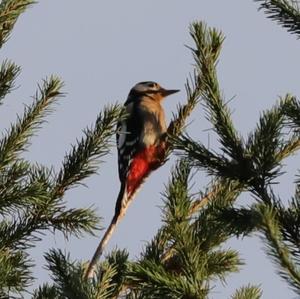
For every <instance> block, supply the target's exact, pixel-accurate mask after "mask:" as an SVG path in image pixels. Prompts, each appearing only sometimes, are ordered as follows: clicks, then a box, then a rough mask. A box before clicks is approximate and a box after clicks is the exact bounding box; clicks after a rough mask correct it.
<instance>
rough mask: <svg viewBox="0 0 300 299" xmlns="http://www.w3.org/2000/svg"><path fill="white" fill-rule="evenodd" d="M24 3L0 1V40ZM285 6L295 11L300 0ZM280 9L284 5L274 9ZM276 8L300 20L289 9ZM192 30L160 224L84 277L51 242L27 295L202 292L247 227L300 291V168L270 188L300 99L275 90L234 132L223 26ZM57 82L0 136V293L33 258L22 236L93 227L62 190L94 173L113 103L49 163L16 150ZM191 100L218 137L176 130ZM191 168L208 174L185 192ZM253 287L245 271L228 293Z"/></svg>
mask: <svg viewBox="0 0 300 299" xmlns="http://www.w3.org/2000/svg"><path fill="white" fill-rule="evenodd" d="M267 2H268V1H265V4H266V3H267ZM269 2H270V3H271V2H272V5H277V4H278V3H283V2H286V3H288V1H269ZM274 3H275V4H274ZM32 4H33V1H29V0H21V1H20V0H4V1H2V2H1V4H0V15H1V18H0V33H1V34H0V44H1V45H2V44H3V43H4V42H6V41H7V37H8V36H9V34H10V33H11V30H12V29H13V25H14V24H15V22H16V20H17V18H18V17H19V15H20V14H21V13H22V12H24V11H25V10H26V9H27V8H28V7H29V6H30V5H32ZM278 7H280V6H278ZM264 8H266V9H270V6H268V7H267V6H265V7H264ZM272 11H273V12H274V11H275V6H274V7H273V8H272ZM294 13H295V14H298V16H300V13H299V10H298V11H296V12H295V11H294ZM279 17H280V18H285V15H284V16H283V15H282V14H280V15H276V17H274V18H279ZM281 20H282V23H283V24H294V25H295V26H297V18H296V20H294V19H291V18H290V16H289V17H288V18H287V19H284V20H283V19H281ZM284 22H287V23H284ZM293 22H294V23H293ZM289 28H294V27H293V26H292V25H289ZM295 28H296V27H295ZM295 32H296V33H298V32H297V30H295ZM190 34H191V37H192V39H193V41H194V46H193V47H191V48H190V50H191V52H192V55H193V57H194V60H195V69H194V70H193V72H192V74H193V75H192V76H191V78H189V79H188V80H187V83H186V95H187V102H186V104H182V105H180V106H179V107H178V111H177V113H176V114H174V117H173V120H172V121H171V123H170V125H169V128H168V136H167V140H166V141H167V142H168V145H169V147H168V151H167V152H166V157H165V158H166V159H167V158H168V155H170V154H171V153H172V152H173V153H174V152H175V154H177V155H178V157H179V160H178V162H177V164H176V165H175V166H174V167H173V169H172V171H171V174H170V179H169V182H168V184H167V185H166V188H165V191H164V193H163V198H162V200H163V204H164V205H163V208H162V221H163V224H162V226H161V228H160V229H159V230H158V232H157V234H156V235H155V236H154V237H153V239H152V240H151V241H149V242H148V244H147V246H146V247H145V249H144V250H143V252H142V253H141V254H140V257H139V258H138V259H137V260H133V259H129V254H128V252H127V251H126V250H122V249H116V250H114V251H112V252H110V253H109V254H108V255H107V256H106V257H105V259H103V260H102V261H100V262H99V263H98V264H97V270H96V273H95V275H94V276H93V278H92V279H91V280H86V279H85V278H84V274H85V271H86V267H87V263H86V262H83V261H78V260H75V261H73V260H71V258H70V256H69V255H68V254H66V253H64V252H62V251H61V250H58V249H55V248H53V249H50V250H49V251H48V252H47V253H45V259H46V267H47V269H48V270H49V272H50V273H51V277H52V281H51V282H47V283H45V284H43V285H42V286H40V287H38V288H37V289H36V290H35V291H34V294H33V295H32V298H35V299H54V298H59V299H65V298H70V299H71V298H72V299H76V298H78V299H79V298H80V299H82V298H89V299H103V298H128V299H137V298H150V299H151V298H186V299H187V298H189V299H191V298H195V299H196V298H197V299H198V298H199V299H200V298H208V297H209V296H210V295H211V290H212V288H213V286H214V284H215V282H216V280H221V281H225V280H226V277H227V275H228V274H229V273H233V272H238V271H239V269H240V267H241V266H242V265H243V262H242V261H241V259H240V258H239V254H238V252H237V251H235V250H231V249H224V247H222V244H223V243H224V242H225V241H226V240H228V239H229V238H232V237H235V236H246V235H251V234H252V233H254V232H256V233H257V232H258V233H259V234H260V235H261V237H262V239H263V240H264V242H265V244H266V245H267V254H268V255H269V256H270V257H271V258H272V259H273V260H274V263H275V265H276V267H277V269H278V273H279V275H281V276H282V277H283V279H285V280H286V281H287V283H288V284H289V285H290V286H291V287H292V288H293V289H294V291H295V293H296V294H300V269H299V263H300V260H299V257H300V251H299V246H300V235H299V229H298V228H299V224H300V216H299V215H300V180H299V177H298V178H296V182H295V184H296V192H295V195H294V196H293V198H291V199H290V201H289V203H288V205H284V204H283V200H282V198H279V197H278V196H277V195H275V193H274V190H273V182H274V180H275V179H277V178H278V177H280V175H281V174H282V172H281V171H282V165H283V161H284V159H286V158H287V157H289V156H290V155H292V154H297V152H298V150H299V148H300V102H299V101H298V100H297V99H296V97H294V96H292V95H289V94H288V95H285V96H283V97H281V98H280V99H279V100H278V102H277V103H276V104H275V105H274V106H273V107H272V108H270V109H269V110H267V111H264V112H263V113H262V114H261V116H260V118H259V121H258V123H257V124H256V126H255V128H254V129H253V130H252V131H251V132H250V133H249V135H248V136H247V137H243V136H241V134H240V133H239V132H238V131H237V129H236V128H235V126H234V123H233V121H232V119H231V112H230V108H229V106H228V104H227V103H226V100H225V99H224V97H223V96H222V93H221V89H220V86H219V82H218V79H217V70H216V65H217V62H218V57H219V54H220V51H221V47H222V43H223V41H224V36H223V34H222V33H221V32H220V31H218V30H216V29H214V28H209V27H207V26H206V25H205V24H204V23H203V22H195V23H193V24H192V25H191V27H190ZM19 72H20V68H19V67H18V66H16V65H15V64H14V63H12V62H10V61H4V62H2V65H1V68H0V100H1V104H2V103H3V101H4V99H5V96H6V95H7V94H8V93H9V92H11V91H12V90H13V86H14V81H15V79H16V77H17V76H18V74H19ZM62 87H63V84H62V81H61V80H60V79H59V78H57V77H55V76H50V77H49V78H48V79H46V80H44V81H42V84H40V85H38V91H37V92H36V94H35V96H34V101H33V103H32V104H31V105H30V106H28V107H26V108H25V109H24V113H23V114H22V115H21V116H18V117H17V120H16V121H15V122H13V123H12V124H11V126H10V128H9V129H7V130H6V131H5V132H4V133H3V134H2V136H1V139H0V168H1V172H0V182H1V184H0V211H1V219H0V238H1V248H0V298H13V297H22V296H23V294H24V291H26V289H27V287H28V286H29V285H30V284H31V282H32V280H33V278H34V275H33V265H34V261H33V260H32V258H31V257H30V256H29V254H28V248H30V247H33V246H35V245H36V244H37V242H39V241H40V240H41V235H40V234H39V232H41V231H45V230H59V231H61V232H63V233H64V234H65V235H70V234H73V235H76V236H78V237H82V236H83V235H86V234H93V233H94V232H95V230H96V229H97V228H98V227H99V216H97V215H96V213H95V211H93V210H91V209H89V208H79V209H68V208H67V207H66V203H65V201H64V195H65V193H66V192H67V191H68V190H69V189H70V188H72V187H76V186H77V185H78V184H80V183H82V181H83V180H84V179H86V178H87V177H88V176H91V175H93V174H94V173H95V172H96V171H97V170H98V165H99V158H103V157H104V156H105V155H106V154H107V153H108V152H109V150H110V146H111V145H112V142H111V137H112V135H114V133H115V132H114V131H115V125H116V122H117V121H118V119H119V118H120V117H126V115H124V113H122V109H121V108H120V107H119V106H118V105H111V106H108V107H106V108H104V110H103V111H102V112H100V113H99V115H98V117H97V119H96V121H95V122H94V124H93V125H92V126H90V127H88V128H86V129H85V130H84V136H83V137H82V138H81V139H80V140H78V141H77V142H75V144H74V145H73V146H72V148H71V150H70V151H69V152H68V153H67V154H66V156H65V158H64V160H63V162H62V166H61V169H60V170H59V171H58V172H54V171H53V169H50V168H48V167H46V166H44V165H39V164H33V163H30V162H29V161H26V160H25V159H24V158H23V157H22V153H23V152H24V150H26V149H28V147H29V140H30V138H31V137H32V136H33V134H35V133H36V131H37V130H38V129H39V127H40V126H41V125H42V124H43V122H44V120H45V117H46V116H47V115H48V114H49V113H50V112H52V110H53V104H54V103H55V102H56V101H59V100H61V98H62V96H63V95H64V94H63V92H62ZM199 102H201V103H202V104H203V105H204V108H205V110H206V112H207V118H208V120H209V121H210V122H211V124H212V126H213V130H214V132H215V134H216V137H217V140H218V141H219V148H216V149H211V148H208V147H207V146H205V145H204V144H203V143H201V142H200V141H195V140H193V139H192V138H191V137H190V136H189V135H188V133H187V130H183V129H184V124H185V121H186V118H187V117H188V116H189V115H190V114H191V112H192V110H193V109H194V108H195V106H196V105H197V104H198V103H199ZM4 104H5V102H4ZM164 162H165V160H163V161H162V164H163V163H164ZM195 171H204V172H206V173H207V174H208V175H209V176H210V178H211V182H210V184H209V185H208V186H207V187H206V188H205V190H202V191H199V192H198V193H197V194H195V193H194V192H193V193H192V192H191V185H192V184H194V183H195V182H194V179H193V173H194V172H195ZM246 191H247V192H250V194H252V195H253V204H252V206H251V207H237V206H236V205H235V202H236V200H237V198H238V197H239V196H240V195H241V194H242V193H243V192H246ZM224 287H226V286H224ZM261 295H262V290H261V289H260V288H259V287H258V286H253V285H250V284H248V282H247V281H245V286H244V287H242V288H240V289H238V290H236V291H235V292H234V294H232V297H231V298H233V299H256V298H257V299H258V298H261Z"/></svg>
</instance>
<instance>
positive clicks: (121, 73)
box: [0, 0, 300, 299]
mask: <svg viewBox="0 0 300 299" xmlns="http://www.w3.org/2000/svg"><path fill="white" fill-rule="evenodd" d="M257 7H258V5H257V4H256V3H254V1H250V0H246V1H239V0H227V1H217V0H198V1H196V0H190V1H180V0H164V1H158V0H152V1H141V0H126V1H116V0H115V1H113V0H112V1H96V0H88V1H74V0H73V1H71V0H63V1H62V0H51V1H49V0H48V1H41V2H40V3H38V4H37V5H35V6H33V7H32V8H31V9H30V10H28V11H27V12H26V13H25V14H24V15H23V16H22V17H21V18H20V20H19V21H18V23H17V25H16V27H15V30H14V31H13V34H12V36H11V39H10V40H9V42H8V43H7V44H6V45H5V46H4V48H3V50H2V51H1V53H0V55H1V59H3V58H9V59H12V60H13V61H15V62H16V63H17V64H18V65H20V66H21V67H22V69H23V71H22V74H21V75H20V77H19V78H18V80H17V85H19V86H20V87H19V88H18V89H17V90H16V91H14V92H13V93H12V94H11V95H10V96H9V97H8V98H7V99H6V101H5V102H4V105H2V106H1V110H0V115H1V128H3V127H5V126H8V124H9V123H10V122H11V121H12V120H13V119H15V116H16V113H20V112H21V111H22V109H23V104H24V103H25V104H26V103H27V104H28V103H30V102H31V98H30V96H31V95H33V94H34V93H35V90H36V84H37V82H41V79H42V78H45V77H46V76H49V75H50V74H57V75H59V76H60V77H61V78H62V79H63V80H64V81H65V88H64V90H65V91H66V92H67V96H66V97H65V98H64V99H62V100H61V102H60V104H59V105H57V107H56V112H55V113H54V114H52V115H51V116H50V117H48V123H47V124H45V125H44V127H43V129H42V130H41V131H40V132H39V136H37V137H35V138H33V140H32V147H31V148H30V151H29V152H28V154H27V155H28V157H29V158H30V159H31V160H33V161H38V162H41V163H44V164H46V165H48V166H51V165H53V166H54V167H55V168H56V169H58V167H59V165H60V162H61V161H62V159H63V156H64V154H65V152H66V151H68V150H69V149H70V144H71V143H74V142H75V140H76V138H78V137H80V136H81V134H82V133H81V130H82V129H83V128H85V127H86V126H87V125H90V124H91V123H92V122H93V121H94V120H95V118H96V115H97V114H98V112H99V111H100V110H101V108H102V107H103V106H104V105H105V104H107V103H114V102H116V101H119V102H123V101H124V100H125V99H126V96H127V94H128V92H129V89H130V88H131V87H132V86H133V85H134V84H135V83H136V82H139V81H145V80H154V81H157V82H159V83H161V84H162V85H163V86H165V87H166V88H176V89H177V88H180V89H181V90H182V91H181V92H180V93H178V94H176V95H174V96H172V97H170V98H168V99H167V101H166V103H165V108H166V113H167V115H168V119H170V117H171V114H172V112H175V111H176V105H177V103H179V102H184V101H185V94H184V82H185V78H186V77H187V75H188V73H189V72H190V71H191V70H192V63H193V60H192V57H191V55H190V53H189V51H188V49H187V48H186V47H185V46H184V45H185V44H188V45H192V41H191V39H190V37H189V34H188V27H189V24H190V23H191V22H192V21H194V20H204V21H206V22H207V23H208V25H210V26H216V27H217V28H219V29H222V31H223V32H224V34H225V35H226V40H225V43H224V48H223V51H222V54H221V59H220V63H219V78H220V83H221V88H222V90H223V92H224V96H225V98H226V99H227V100H230V99H231V98H233V97H234V99H233V100H232V101H231V102H230V107H231V108H232V110H233V118H234V121H235V123H236V126H237V128H238V129H239V130H240V132H241V133H242V134H243V135H244V136H246V134H247V133H248V132H249V130H251V129H252V128H253V127H254V126H255V123H256V121H257V119H258V117H259V113H260V111H261V110H262V109H265V108H268V107H270V106H271V105H273V104H274V103H275V102H276V99H277V98H278V96H280V95H284V94H285V93H286V92H291V93H293V94H296V95H297V94H299V93H300V85H299V76H298V70H299V67H300V61H299V50H300V42H299V41H298V40H297V39H296V37H295V36H292V35H291V34H288V33H287V32H286V31H285V30H284V29H282V28H281V27H280V26H278V25H276V24H275V23H274V22H271V21H270V20H267V19H266V17H265V15H264V14H263V13H262V12H258V11H257ZM190 121H191V124H190V126H189V127H188V131H189V133H190V134H191V135H192V136H194V137H196V138H197V139H200V140H201V141H202V142H204V143H205V142H208V139H209V140H210V144H211V145H212V146H213V145H214V138H215V137H214V135H213V134H212V133H211V132H209V131H207V129H209V128H210V125H209V123H207V121H206V120H205V119H204V115H203V109H202V107H199V108H198V109H197V110H196V111H195V112H194V113H193V115H192V116H191V118H190ZM116 161H117V157H116V151H115V150H114V151H113V153H112V155H110V156H107V157H106V164H104V165H102V167H101V170H100V172H99V175H98V176H94V177H92V178H90V179H88V180H87V181H86V183H87V186H88V188H84V187H81V188H77V189H75V190H72V191H70V192H69V193H68V195H67V197H66V199H67V200H68V202H69V204H70V206H77V207H79V206H89V205H91V204H94V205H95V206H96V207H97V208H98V211H99V214H100V215H101V216H102V217H103V218H104V223H103V225H105V226H106V225H107V224H108V223H109V222H110V219H111V216H112V213H113V210H114V205H115V199H116V196H117V193H118V188H119V187H118V186H119V182H118V176H117V162H116ZM295 161H296V160H295V159H290V160H289V161H288V162H289V163H287V164H288V167H287V169H288V170H289V171H290V172H291V173H292V174H294V173H295V171H296V165H295V164H296V163H295ZM172 162H173V161H172V160H171V161H170V162H169V163H168V164H167V165H165V166H164V167H163V168H161V169H159V170H158V171H157V172H156V173H154V174H153V175H152V177H151V178H150V180H149V181H148V182H147V183H146V185H145V186H144V188H143V190H142V191H141V192H140V193H139V194H138V196H137V197H136V200H135V202H134V203H133V205H132V206H131V207H130V209H129V211H128V213H127V215H126V218H125V219H124V220H123V221H122V222H121V224H120V225H119V227H118V229H117V231H116V233H115V235H114V236H113V238H112V239H111V241H110V243H109V246H108V249H112V248H115V247H116V246H118V247H119V248H127V249H128V250H129V251H130V254H131V256H132V257H136V256H137V255H138V253H139V252H140V250H141V248H142V247H143V246H144V244H145V241H147V240H150V239H151V237H152V236H153V235H154V233H155V232H156V230H157V228H158V227H159V226H160V214H161V212H160V210H159V208H158V207H159V206H160V205H162V200H161V196H160V192H161V191H163V185H164V184H165V183H167V180H168V175H169V168H170V166H171V165H172ZM293 162H294V163H293ZM291 178H292V177H291V176H290V175H286V176H284V178H283V184H282V185H281V186H279V187H278V188H277V189H278V192H279V193H280V194H284V195H285V196H286V197H285V198H287V196H288V195H290V194H292V193H293V185H292V184H291V182H290V181H291ZM205 182H207V178H205V175H204V174H201V175H199V176H198V177H197V182H196V184H197V187H198V188H200V187H201V186H205ZM240 202H248V203H250V202H251V199H250V200H249V198H247V197H244V198H243V199H242V201H240ZM102 233H103V232H100V235H99V238H91V237H86V238H84V239H81V240H75V239H71V241H70V242H68V241H65V240H64V239H63V238H62V236H61V235H59V234H58V235H55V236H53V235H47V236H46V237H45V238H44V241H43V242H41V243H39V244H38V246H37V248H35V249H34V250H32V255H33V257H34V259H35V261H36V263H37V264H39V265H43V264H44V262H45V261H44V259H43V253H44V252H45V251H47V250H48V249H49V248H51V247H60V248H65V249H66V250H67V251H70V253H71V256H72V257H73V258H76V259H86V260H87V259H89V258H90V257H91V255H92V254H93V252H94V249H95V247H96V245H97V243H98V241H99V239H100V236H102ZM226 246H230V247H232V248H235V249H238V250H240V252H241V257H242V258H243V259H244V260H245V262H246V265H245V266H244V267H243V268H242V270H241V272H240V274H234V275H231V276H230V277H229V279H228V281H227V282H228V284H227V285H225V286H222V285H221V284H217V286H216V287H215V289H214V290H213V292H212V295H211V298H214V299H221V298H222V299H223V298H230V295H231V294H232V293H233V291H234V289H235V288H237V287H239V286H241V285H245V284H248V283H254V284H260V285H261V286H262V289H263V292H264V293H263V297H262V298H264V299H267V298H294V297H296V295H295V294H294V293H293V292H291V291H290V290H289V288H288V285H287V284H286V283H285V282H282V280H281V279H280V278H279V276H277V275H275V274H274V272H275V267H274V266H273V264H272V263H271V262H270V259H269V258H267V257H266V255H265V253H264V250H263V244H262V243H261V242H260V241H259V238H251V239H249V238H245V239H243V240H239V241H236V240H232V241H230V242H229V243H228V244H226ZM36 276H37V277H38V278H39V279H38V282H39V283H41V282H44V281H47V280H48V279H49V277H48V274H47V272H46V271H45V270H43V269H42V267H41V266H39V267H37V268H36Z"/></svg>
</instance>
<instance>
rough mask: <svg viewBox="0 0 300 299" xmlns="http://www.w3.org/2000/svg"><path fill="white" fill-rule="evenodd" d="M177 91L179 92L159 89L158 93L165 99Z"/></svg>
mask: <svg viewBox="0 0 300 299" xmlns="http://www.w3.org/2000/svg"><path fill="white" fill-rule="evenodd" d="M178 91H180V90H179V89H164V88H161V90H160V93H161V95H162V96H163V97H167V96H169V95H170V94H173V93H176V92H178Z"/></svg>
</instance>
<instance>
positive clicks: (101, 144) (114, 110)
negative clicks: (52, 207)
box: [56, 105, 124, 196]
mask: <svg viewBox="0 0 300 299" xmlns="http://www.w3.org/2000/svg"><path fill="white" fill-rule="evenodd" d="M122 117H124V114H123V113H122V110H121V108H120V107H119V106H118V105H112V106H108V107H106V108H104V110H103V112H101V113H100V114H99V115H98V117H97V120H96V123H95V125H94V127H93V128H87V129H86V130H84V137H82V138H81V140H80V141H77V144H76V145H75V146H72V150H71V151H70V152H69V153H68V154H67V155H66V156H65V158H64V162H63V165H62V169H61V170H60V172H59V174H58V177H57V187H56V193H57V196H61V195H62V194H63V193H64V192H65V191H66V190H68V189H70V188H71V187H73V186H76V185H78V184H82V181H83V180H84V179H85V178H87V177H89V176H90V175H92V174H94V173H96V171H97V169H98V166H97V164H98V163H99V160H100V159H101V158H102V157H103V156H105V155H107V154H108V153H109V151H110V147H111V137H112V135H114V133H115V127H116V124H117V122H118V121H119V120H120V118H122Z"/></svg>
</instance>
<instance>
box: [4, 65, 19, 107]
mask: <svg viewBox="0 0 300 299" xmlns="http://www.w3.org/2000/svg"><path fill="white" fill-rule="evenodd" d="M20 70H21V68H20V67H19V66H17V65H16V64H14V63H12V62H10V61H7V60H6V61H4V62H3V63H2V65H1V68H0V104H1V101H2V100H3V98H4V97H5V96H6V95H7V94H8V93H10V92H11V90H12V89H13V88H14V83H15V79H16V77H17V76H18V75H19V73H20Z"/></svg>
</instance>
